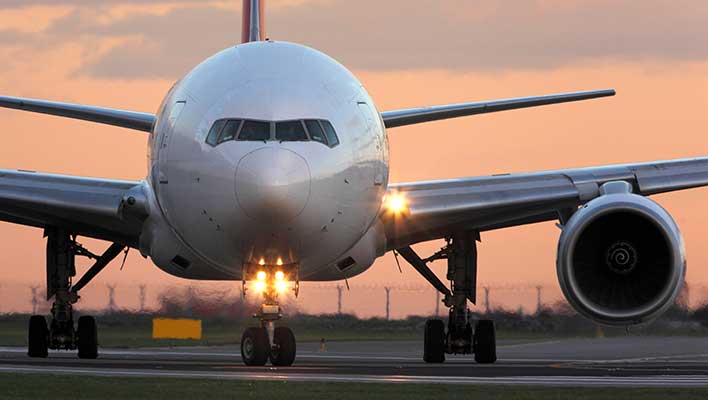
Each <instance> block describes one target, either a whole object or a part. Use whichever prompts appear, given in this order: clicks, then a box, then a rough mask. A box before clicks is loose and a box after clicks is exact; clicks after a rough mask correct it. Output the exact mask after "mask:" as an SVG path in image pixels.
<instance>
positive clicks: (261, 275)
mask: <svg viewBox="0 0 708 400" xmlns="http://www.w3.org/2000/svg"><path fill="white" fill-rule="evenodd" d="M256 279H258V280H259V281H261V282H262V281H265V280H266V273H265V271H258V273H257V274H256Z"/></svg>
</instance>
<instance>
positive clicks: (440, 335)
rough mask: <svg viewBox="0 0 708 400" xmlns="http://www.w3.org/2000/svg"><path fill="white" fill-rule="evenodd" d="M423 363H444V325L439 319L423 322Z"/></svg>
mask: <svg viewBox="0 0 708 400" xmlns="http://www.w3.org/2000/svg"><path fill="white" fill-rule="evenodd" d="M423 361H425V362H426V363H430V364H439V363H442V362H444V361H445V324H444V323H443V322H442V321H441V320H439V319H430V320H428V321H426V322H425V336H424V339H423Z"/></svg>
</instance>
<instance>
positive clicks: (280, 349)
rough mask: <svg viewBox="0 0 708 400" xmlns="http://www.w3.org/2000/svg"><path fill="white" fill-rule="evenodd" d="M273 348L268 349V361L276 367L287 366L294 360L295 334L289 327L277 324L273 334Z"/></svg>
mask: <svg viewBox="0 0 708 400" xmlns="http://www.w3.org/2000/svg"><path fill="white" fill-rule="evenodd" d="M273 343H274V344H275V346H274V348H273V349H271V351H270V362H271V363H272V364H273V365H275V366H278V367H289V366H291V365H293V362H294V361H295V350H296V345H295V335H294V334H293V331H292V330H290V328H286V327H284V326H279V327H277V328H275V333H274V334H273Z"/></svg>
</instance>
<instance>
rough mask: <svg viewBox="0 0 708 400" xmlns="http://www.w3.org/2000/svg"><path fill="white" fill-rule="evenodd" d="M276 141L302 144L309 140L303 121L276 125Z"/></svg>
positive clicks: (277, 123)
mask: <svg viewBox="0 0 708 400" xmlns="http://www.w3.org/2000/svg"><path fill="white" fill-rule="evenodd" d="M275 140H280V141H281V142H302V141H306V140H308V138H307V133H306V132H305V128H304V127H303V126H302V121H284V122H276V123H275Z"/></svg>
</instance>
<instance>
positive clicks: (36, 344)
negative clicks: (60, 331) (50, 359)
mask: <svg viewBox="0 0 708 400" xmlns="http://www.w3.org/2000/svg"><path fill="white" fill-rule="evenodd" d="M48 349H49V329H48V328H47V320H46V319H45V318H44V315H33V316H31V317H30V320H29V332H28V335H27V355H28V356H30V357H33V358H46V357H47V356H48V355H49V350H48Z"/></svg>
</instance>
